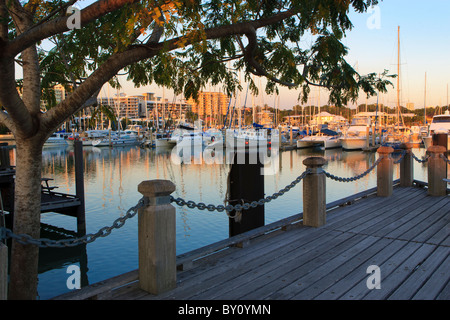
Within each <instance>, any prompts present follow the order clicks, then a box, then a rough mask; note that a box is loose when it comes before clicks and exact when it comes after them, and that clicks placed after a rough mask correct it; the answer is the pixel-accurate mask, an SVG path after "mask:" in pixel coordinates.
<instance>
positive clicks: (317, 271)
mask: <svg viewBox="0 0 450 320" xmlns="http://www.w3.org/2000/svg"><path fill="white" fill-rule="evenodd" d="M357 238H358V239H359V241H358V242H357V243H356V244H354V245H353V246H351V247H350V248H346V249H344V250H342V251H336V253H337V255H336V256H334V257H333V258H331V259H328V260H327V261H326V262H325V263H324V264H321V265H320V266H317V267H315V268H314V269H309V270H308V272H307V273H304V272H300V274H299V273H298V271H299V270H297V271H296V272H295V273H294V274H297V276H296V277H295V278H294V277H292V276H290V277H289V279H290V280H289V282H290V284H289V285H287V286H285V287H284V288H283V289H281V290H278V291H276V292H274V293H272V294H271V295H270V296H269V297H268V298H269V299H283V300H286V299H310V298H311V296H310V295H309V293H308V291H307V290H308V289H310V287H311V286H313V285H314V284H315V283H316V282H317V281H318V280H321V279H323V277H324V276H325V275H327V274H329V273H330V271H332V272H333V274H335V272H336V271H337V273H338V272H339V270H341V267H342V265H343V264H345V263H346V262H348V261H349V260H351V259H352V258H353V257H355V256H357V255H360V254H362V252H364V251H365V250H367V249H368V248H369V247H370V246H375V247H376V246H377V242H379V241H380V239H379V238H375V237H362V236H358V237H357ZM286 282H287V281H286ZM303 290H305V291H303ZM299 292H300V294H298V293H299Z"/></svg>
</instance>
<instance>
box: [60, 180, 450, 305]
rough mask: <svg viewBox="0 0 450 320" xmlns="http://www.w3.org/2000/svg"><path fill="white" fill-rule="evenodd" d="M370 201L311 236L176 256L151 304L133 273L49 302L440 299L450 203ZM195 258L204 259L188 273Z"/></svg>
mask: <svg viewBox="0 0 450 320" xmlns="http://www.w3.org/2000/svg"><path fill="white" fill-rule="evenodd" d="M372 191H373V190H372ZM370 193H371V192H365V193H364V194H363V196H364V197H363V198H361V199H359V200H357V201H354V202H353V201H352V202H353V203H352V204H351V205H345V206H337V207H336V204H344V203H348V200H349V199H344V201H341V202H339V203H335V204H331V205H330V206H329V207H334V208H330V210H329V212H328V214H327V224H326V225H325V226H323V227H320V228H311V227H305V226H302V224H301V220H299V219H301V215H298V216H294V217H293V218H291V219H286V220H285V221H284V222H283V225H284V226H285V227H283V228H280V226H281V224H280V223H278V224H273V225H271V226H266V227H263V229H264V228H265V230H262V229H261V230H262V231H261V230H260V231H258V230H256V231H253V236H252V237H247V238H245V237H244V236H243V235H242V236H238V237H236V238H235V239H234V240H233V239H232V240H230V241H232V242H233V243H234V244H238V243H240V244H242V243H243V244H244V245H243V246H242V245H237V246H236V245H234V246H231V247H227V249H223V250H220V251H218V252H216V253H215V254H210V253H212V252H214V251H215V250H217V248H218V245H217V244H216V245H212V246H208V247H206V248H203V249H200V250H196V251H195V252H193V253H189V254H186V255H182V256H180V257H178V259H177V262H178V264H179V265H180V266H182V265H184V266H185V268H184V269H188V270H181V271H179V272H178V275H177V282H178V283H177V288H176V289H174V290H172V291H170V292H167V293H164V294H161V295H159V296H153V295H149V294H147V293H146V292H144V291H142V290H140V289H139V288H138V280H137V271H133V272H130V273H128V274H126V275H122V276H119V277H116V278H115V279H110V280H107V281H104V282H102V283H99V284H96V285H93V286H91V287H87V288H83V289H81V290H79V291H77V292H74V293H69V294H65V295H62V296H60V297H57V299H82V298H87V297H94V298H99V299H100V298H107V299H151V300H157V299H177V300H178V299H183V300H184V299H186V300H188V299H195V300H200V299H206V300H213V299H222V300H223V299H225V300H235V299H236V300H247V299H253V300H262V299H283V300H289V299H308V300H309V299H321V300H330V299H344V300H362V299H363V300H366V299H377V300H378V299H402V300H404V299H420V300H430V299H444V300H447V299H450V282H449V279H450V256H449V254H450V247H449V246H450V232H449V231H450V229H449V226H450V224H449V218H450V196H448V195H447V196H446V197H438V198H433V197H430V196H427V193H426V189H422V188H400V187H396V188H395V189H394V194H393V196H392V197H389V198H379V197H376V196H375V195H374V194H373V192H372V194H370ZM286 226H289V227H288V228H286ZM268 230H270V232H269V231H268ZM250 238H251V239H250ZM202 250H203V255H205V254H210V255H208V256H207V257H206V258H201V259H198V260H196V261H194V262H193V263H192V264H191V265H190V266H189V263H188V261H189V259H188V258H189V257H190V261H192V260H194V259H196V257H200V256H201V255H202ZM193 256H194V258H193ZM370 265H376V266H378V267H379V268H380V271H381V289H372V290H370V289H368V287H367V283H366V282H367V279H368V278H369V276H370V274H369V273H367V268H368V267H369V266H370ZM188 266H189V267H190V268H187V267H188ZM106 292H108V293H107V294H105V293H106Z"/></svg>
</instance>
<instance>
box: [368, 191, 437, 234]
mask: <svg viewBox="0 0 450 320" xmlns="http://www.w3.org/2000/svg"><path fill="white" fill-rule="evenodd" d="M428 201H430V202H428ZM445 203H446V201H445V199H444V198H438V199H433V198H432V197H429V198H428V199H427V202H426V203H424V204H423V205H422V206H420V207H417V208H416V209H414V210H412V211H411V212H409V213H407V214H406V215H404V216H403V217H401V218H399V219H398V220H396V221H395V222H393V223H390V224H388V225H386V226H384V227H383V228H381V229H379V230H378V231H376V232H373V234H374V235H377V236H381V237H389V238H398V237H399V236H400V235H401V234H403V233H405V232H407V231H408V230H409V229H411V228H414V226H415V225H417V224H418V223H420V219H421V218H420V215H421V214H422V213H423V212H424V211H427V210H429V211H435V210H440V209H441V208H442V207H443V206H444V205H445Z"/></svg>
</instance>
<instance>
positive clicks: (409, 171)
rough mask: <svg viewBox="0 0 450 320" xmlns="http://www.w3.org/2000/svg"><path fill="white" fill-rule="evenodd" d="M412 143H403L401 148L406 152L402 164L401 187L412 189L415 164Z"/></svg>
mask: <svg viewBox="0 0 450 320" xmlns="http://www.w3.org/2000/svg"><path fill="white" fill-rule="evenodd" d="M412 147H413V144H412V143H403V144H402V145H401V148H402V149H403V150H404V151H405V152H406V153H405V155H404V156H403V160H402V161H401V162H400V186H402V187H411V186H412V184H413V180H414V164H413V157H412V153H411V149H412Z"/></svg>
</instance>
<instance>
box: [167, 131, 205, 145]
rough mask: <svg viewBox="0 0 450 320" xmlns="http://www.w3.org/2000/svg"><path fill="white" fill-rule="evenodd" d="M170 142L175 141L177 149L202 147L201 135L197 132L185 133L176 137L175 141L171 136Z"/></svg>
mask: <svg viewBox="0 0 450 320" xmlns="http://www.w3.org/2000/svg"><path fill="white" fill-rule="evenodd" d="M172 141H175V143H176V146H177V147H191V146H203V135H202V133H201V132H197V131H195V132H186V133H183V134H182V135H177V136H176V140H174V137H173V136H172Z"/></svg>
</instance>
